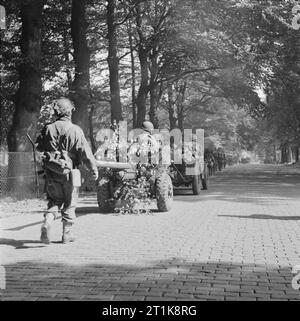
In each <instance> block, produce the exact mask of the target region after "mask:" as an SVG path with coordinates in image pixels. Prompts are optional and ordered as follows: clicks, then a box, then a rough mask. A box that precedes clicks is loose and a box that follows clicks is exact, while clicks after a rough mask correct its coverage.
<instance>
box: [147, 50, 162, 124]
mask: <svg viewBox="0 0 300 321" xmlns="http://www.w3.org/2000/svg"><path fill="white" fill-rule="evenodd" d="M157 60H158V52H157V50H156V48H154V49H153V50H152V53H151V55H150V85H149V87H150V111H149V117H150V121H151V122H152V123H153V125H154V127H155V128H158V127H159V120H158V114H157V112H158V104H159V100H160V97H159V93H158V83H157V75H158V61H157Z"/></svg>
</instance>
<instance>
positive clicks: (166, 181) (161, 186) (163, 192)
mask: <svg viewBox="0 0 300 321" xmlns="http://www.w3.org/2000/svg"><path fill="white" fill-rule="evenodd" d="M156 198H157V207H158V210H159V211H160V212H168V211H170V209H171V207H172V203H173V185H172V180H171V177H170V176H169V175H168V174H167V173H163V174H162V175H161V176H160V177H158V178H157V180H156Z"/></svg>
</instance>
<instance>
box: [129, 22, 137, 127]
mask: <svg viewBox="0 0 300 321" xmlns="http://www.w3.org/2000/svg"><path fill="white" fill-rule="evenodd" d="M128 40H129V47H130V60H131V77H132V81H131V101H132V123H133V128H136V127H137V114H136V90H135V86H136V81H135V77H136V74H135V59H134V48H133V35H132V26H131V24H129V26H128Z"/></svg>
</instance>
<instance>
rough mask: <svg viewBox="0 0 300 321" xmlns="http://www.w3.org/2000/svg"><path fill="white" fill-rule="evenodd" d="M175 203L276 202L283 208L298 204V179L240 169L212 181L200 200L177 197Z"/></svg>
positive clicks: (261, 171)
mask: <svg viewBox="0 0 300 321" xmlns="http://www.w3.org/2000/svg"><path fill="white" fill-rule="evenodd" d="M267 168H268V167H267ZM175 199H176V200H179V201H187V202H203V201H211V200H220V201H228V202H239V203H256V204H268V203H272V202H274V201H276V202H279V203H281V204H283V203H284V202H288V201H290V200H300V175H298V174H284V173H277V172H276V171H274V170H268V169H266V170H264V167H263V166H260V167H255V166H253V167H251V166H248V167H245V168H243V166H241V167H238V168H235V169H228V170H226V171H224V172H221V173H218V174H217V176H215V177H213V178H212V179H211V182H210V184H209V189H208V191H203V192H202V193H201V194H200V196H188V195H180V196H177V197H176V198H175Z"/></svg>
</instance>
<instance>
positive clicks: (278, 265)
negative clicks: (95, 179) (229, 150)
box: [0, 165, 300, 301]
mask: <svg viewBox="0 0 300 321" xmlns="http://www.w3.org/2000/svg"><path fill="white" fill-rule="evenodd" d="M281 169H282V167H277V166H263V165H259V166H258V165H257V166H249V165H244V166H240V167H234V168H230V169H227V170H226V171H224V172H222V173H221V174H218V176H217V177H215V178H213V179H212V180H211V185H210V189H209V191H205V192H203V193H202V195H201V196H199V197H196V196H192V195H189V193H188V192H186V191H184V192H182V193H179V192H177V194H179V195H177V196H176V198H175V204H174V209H173V210H172V211H171V212H170V213H157V212H155V213H153V214H152V215H139V216H135V215H125V216H115V215H101V214H98V213H97V207H96V203H95V199H94V197H92V196H91V197H87V198H85V199H84V200H82V202H81V204H80V208H79V209H78V224H77V226H76V234H77V236H78V238H79V239H80V241H78V242H77V243H74V244H70V245H62V244H60V243H59V242H58V241H59V239H60V237H61V223H60V222H59V221H57V222H55V224H54V228H53V238H54V240H56V241H57V242H56V243H54V244H51V245H50V246H44V245H42V244H40V243H39V241H38V238H39V229H40V223H41V213H32V214H26V215H22V216H20V217H18V218H16V216H13V217H5V218H3V219H2V220H1V222H0V223H1V231H0V233H1V235H0V238H1V239H0V254H1V261H2V263H1V264H2V265H4V266H5V270H6V280H7V282H6V290H5V291H2V296H0V299H3V300H49V299H52V300H78V299H83V300H111V299H112V300H164V301H166V300H286V299H289V300H298V299H300V292H299V291H300V290H299V291H295V290H293V289H292V285H291V282H292V278H293V275H292V267H293V266H294V265H297V264H298V265H300V211H299V208H300V197H299V194H300V175H285V174H284V172H282V171H281ZM2 270H3V269H2ZM2 272H3V271H2ZM0 273H1V270H0ZM0 286H1V283H0ZM0 293H1V291H0Z"/></svg>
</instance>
